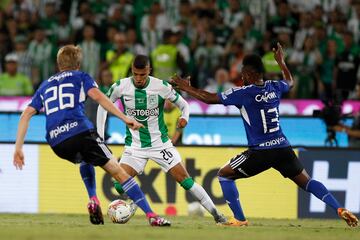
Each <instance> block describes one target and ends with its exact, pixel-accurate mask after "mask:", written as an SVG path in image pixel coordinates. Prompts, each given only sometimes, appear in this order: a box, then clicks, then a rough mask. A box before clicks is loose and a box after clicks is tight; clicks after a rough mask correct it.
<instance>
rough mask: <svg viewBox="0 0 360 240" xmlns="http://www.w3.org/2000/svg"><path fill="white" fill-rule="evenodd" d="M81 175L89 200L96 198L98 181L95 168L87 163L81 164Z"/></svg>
mask: <svg viewBox="0 0 360 240" xmlns="http://www.w3.org/2000/svg"><path fill="white" fill-rule="evenodd" d="M80 175H81V178H82V180H83V182H84V184H85V187H86V190H87V192H88V195H89V198H90V199H91V198H93V197H96V180H95V169H94V166H93V165H91V164H88V163H85V162H81V163H80Z"/></svg>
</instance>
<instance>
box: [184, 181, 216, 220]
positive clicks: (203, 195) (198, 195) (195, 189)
mask: <svg viewBox="0 0 360 240" xmlns="http://www.w3.org/2000/svg"><path fill="white" fill-rule="evenodd" d="M180 185H181V186H182V187H183V188H184V189H185V190H187V191H189V192H191V194H192V195H193V197H194V198H195V199H196V200H198V201H199V202H200V204H201V205H202V206H203V207H204V208H205V209H206V210H207V211H208V212H209V213H210V214H211V215H213V216H214V218H218V217H219V216H220V213H219V212H218V211H217V209H216V207H215V204H214V202H213V201H212V200H211V198H210V197H209V195H208V194H207V192H206V191H205V189H204V188H203V187H202V186H200V185H199V184H197V183H196V182H194V180H193V179H192V178H187V179H185V180H184V181H182V182H181V183H180Z"/></svg>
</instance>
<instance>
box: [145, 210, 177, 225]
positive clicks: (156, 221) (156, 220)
mask: <svg viewBox="0 0 360 240" xmlns="http://www.w3.org/2000/svg"><path fill="white" fill-rule="evenodd" d="M146 217H147V218H148V219H149V224H150V226H153V227H170V226H171V222H170V221H169V220H167V219H166V218H163V217H160V216H158V215H156V214H155V213H149V214H146Z"/></svg>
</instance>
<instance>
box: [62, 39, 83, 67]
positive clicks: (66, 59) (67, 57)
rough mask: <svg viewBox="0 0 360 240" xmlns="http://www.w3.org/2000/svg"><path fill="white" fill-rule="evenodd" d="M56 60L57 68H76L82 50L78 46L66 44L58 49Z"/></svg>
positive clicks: (78, 64)
mask: <svg viewBox="0 0 360 240" xmlns="http://www.w3.org/2000/svg"><path fill="white" fill-rule="evenodd" d="M56 61H57V64H58V67H59V70H60V71H62V70H76V69H78V68H80V64H81V61H82V51H81V48H80V47H79V46H74V45H66V46H64V47H62V48H60V49H59V51H58V53H57V56H56Z"/></svg>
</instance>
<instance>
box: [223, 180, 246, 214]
mask: <svg viewBox="0 0 360 240" xmlns="http://www.w3.org/2000/svg"><path fill="white" fill-rule="evenodd" d="M218 178H219V182H220V185H221V189H222V192H223V195H224V198H225V200H226V202H227V203H228V204H229V207H230V208H231V211H232V212H233V214H234V217H235V218H236V219H237V220H240V221H245V220H246V219H245V216H244V213H243V211H242V208H241V205H240V201H239V192H238V190H237V188H236V185H235V182H234V180H231V179H228V178H224V177H218Z"/></svg>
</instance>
